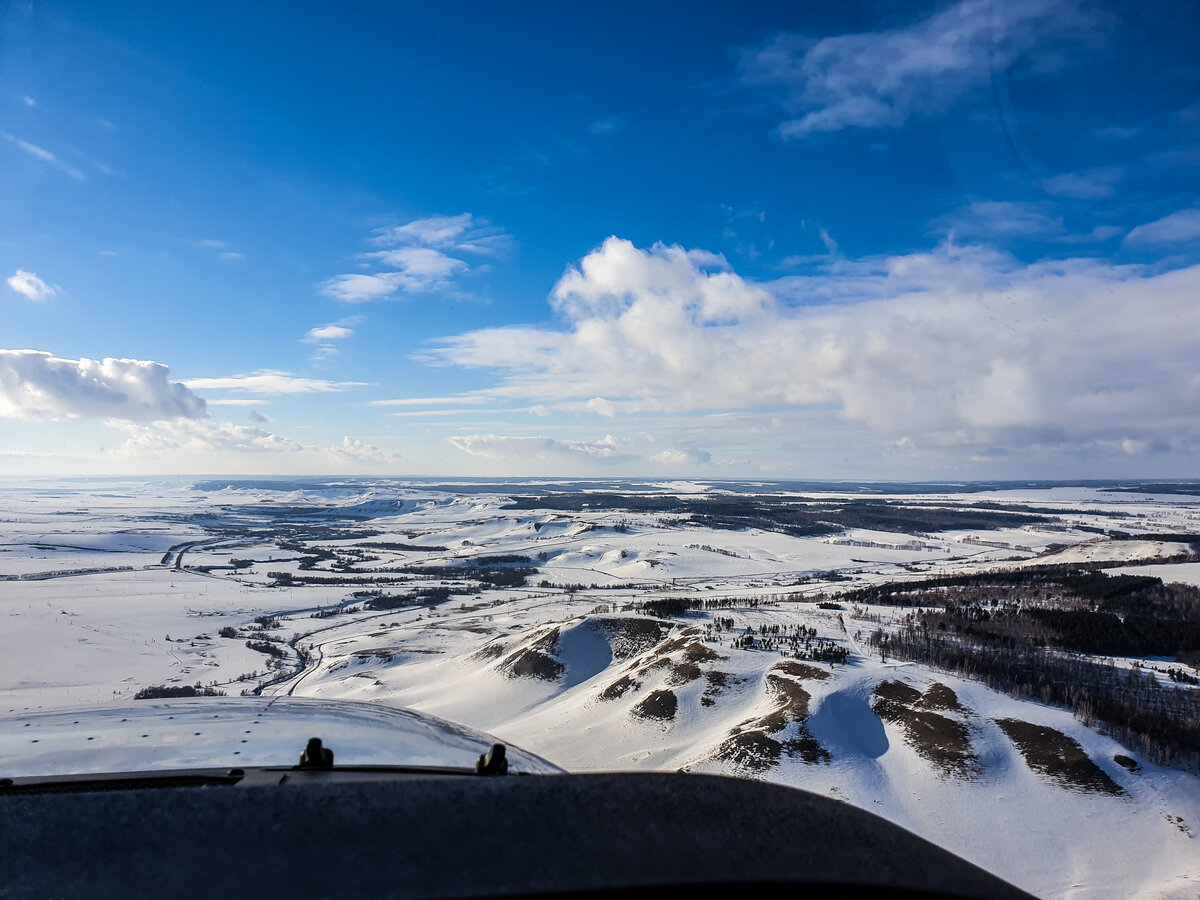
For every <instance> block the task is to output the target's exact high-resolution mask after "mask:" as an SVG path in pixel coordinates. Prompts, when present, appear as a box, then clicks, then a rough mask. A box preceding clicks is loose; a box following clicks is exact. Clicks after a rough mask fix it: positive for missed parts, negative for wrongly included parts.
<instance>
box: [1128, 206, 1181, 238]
mask: <svg viewBox="0 0 1200 900" xmlns="http://www.w3.org/2000/svg"><path fill="white" fill-rule="evenodd" d="M1197 239H1200V209H1181V210H1179V211H1177V212H1173V213H1171V214H1170V215H1169V216H1163V217H1162V218H1161V219H1159V220H1157V221H1155V222H1147V223H1146V224H1145V225H1139V226H1138V227H1137V228H1135V229H1133V231H1131V232H1129V234H1128V235H1127V236H1126V238H1125V243H1126V244H1186V243H1190V242H1192V241H1194V240H1197Z"/></svg>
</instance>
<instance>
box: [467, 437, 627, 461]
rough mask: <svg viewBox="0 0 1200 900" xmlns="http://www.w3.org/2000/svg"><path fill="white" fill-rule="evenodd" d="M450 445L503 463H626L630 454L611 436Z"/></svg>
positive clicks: (479, 439) (482, 439)
mask: <svg viewBox="0 0 1200 900" xmlns="http://www.w3.org/2000/svg"><path fill="white" fill-rule="evenodd" d="M449 441H450V444H451V445H452V446H454V447H457V448H458V449H459V450H461V451H463V452H464V453H467V454H470V455H471V456H480V457H483V458H485V459H493V460H501V461H506V462H507V461H512V460H516V461H521V462H529V461H531V460H546V461H560V462H561V461H567V460H571V459H575V460H579V459H584V460H589V461H605V462H623V461H626V460H628V459H629V458H630V456H629V454H626V453H622V452H621V451H620V450H619V449H618V441H617V439H616V438H614V437H613V436H612V435H611V434H608V435H605V436H604V437H603V438H601V439H600V440H598V441H559V440H555V439H554V438H549V437H510V436H502V435H496V434H472V435H465V436H460V437H459V436H456V437H451V438H449Z"/></svg>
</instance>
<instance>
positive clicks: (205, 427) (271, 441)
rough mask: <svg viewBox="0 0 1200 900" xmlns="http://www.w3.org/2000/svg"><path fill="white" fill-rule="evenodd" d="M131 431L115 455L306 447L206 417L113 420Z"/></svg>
mask: <svg viewBox="0 0 1200 900" xmlns="http://www.w3.org/2000/svg"><path fill="white" fill-rule="evenodd" d="M109 424H110V425H112V426H113V427H114V428H119V429H120V430H122V431H125V432H126V433H128V434H129V438H128V439H127V440H126V441H125V443H124V444H122V445H121V446H120V447H119V448H117V449H116V450H115V451H113V453H114V455H116V456H157V455H160V454H164V453H172V454H174V453H200V454H220V453H230V452H267V453H294V452H296V451H299V450H302V449H303V447H302V446H301V445H300V444H298V443H296V442H295V441H293V440H290V439H289V438H285V437H280V436H279V435H277V434H271V433H270V432H269V431H264V430H263V429H261V428H253V427H249V426H246V425H234V424H232V423H229V422H224V423H217V422H209V421H205V420H199V421H197V420H190V419H174V420H170V421H156V422H152V423H150V424H148V425H135V424H132V423H129V422H110V423H109Z"/></svg>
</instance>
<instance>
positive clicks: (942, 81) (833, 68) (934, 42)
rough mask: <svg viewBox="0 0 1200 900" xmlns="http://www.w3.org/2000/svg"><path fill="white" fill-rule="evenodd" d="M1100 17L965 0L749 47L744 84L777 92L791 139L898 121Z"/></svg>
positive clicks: (935, 108) (1028, 2) (1008, 1)
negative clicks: (862, 28)
mask: <svg viewBox="0 0 1200 900" xmlns="http://www.w3.org/2000/svg"><path fill="white" fill-rule="evenodd" d="M1098 21H1099V16H1098V15H1096V14H1090V13H1087V12H1084V11H1082V10H1080V9H1079V8H1078V6H1077V5H1076V4H1075V3H1069V2H1068V3H1063V2H1058V0H1005V2H999V0H963V2H960V3H956V4H955V5H953V6H950V7H947V8H943V9H942V10H941V11H939V12H936V13H934V14H933V15H931V16H929V17H928V18H926V19H923V20H921V21H919V22H916V23H914V24H912V25H909V26H908V27H905V28H897V29H891V30H887V31H878V32H867V33H862V34H844V35H837V36H833V37H827V38H823V39H820V40H813V39H811V38H808V37H804V36H802V35H797V34H782V35H779V36H777V37H776V38H774V39H773V40H772V41H770V42H769V43H768V44H766V45H765V46H763V47H761V48H759V49H757V50H754V51H751V52H748V53H746V54H745V55H744V56H743V58H742V63H741V79H742V81H743V83H744V84H747V85H750V86H754V87H762V88H766V89H773V90H777V91H779V92H780V93H781V98H780V99H781V101H782V104H783V107H784V109H785V110H786V111H787V112H788V113H789V114H791V115H792V116H794V118H791V119H788V120H787V121H785V122H784V123H783V124H782V125H781V126H780V133H781V134H782V135H783V136H784V137H785V138H803V137H806V136H809V135H812V134H815V133H819V132H830V131H839V130H841V129H843V128H872V129H874V128H896V127H899V126H901V125H903V124H904V123H905V122H906V121H907V120H908V119H909V118H910V117H911V116H913V115H915V114H922V113H937V112H941V111H943V110H945V109H947V108H949V107H950V106H952V105H953V104H954V103H955V102H957V101H958V100H959V99H961V98H962V97H963V96H964V95H967V94H969V93H970V92H972V91H975V90H977V89H980V88H982V87H984V86H986V85H987V84H988V83H989V80H990V79H991V77H992V73H993V71H996V70H1002V69H1005V68H1007V67H1008V66H1010V65H1011V64H1012V63H1014V62H1015V61H1016V60H1017V59H1019V58H1021V57H1025V56H1028V55H1030V53H1031V51H1033V49H1034V48H1035V46H1036V45H1037V44H1039V43H1044V42H1047V41H1050V40H1053V39H1056V38H1062V37H1068V38H1069V37H1074V36H1076V35H1086V34H1091V33H1094V32H1095V30H1096V27H1097V24H1098Z"/></svg>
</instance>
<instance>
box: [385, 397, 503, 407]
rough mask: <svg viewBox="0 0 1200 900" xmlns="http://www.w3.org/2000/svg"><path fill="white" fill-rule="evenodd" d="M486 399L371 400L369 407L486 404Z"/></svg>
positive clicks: (410, 398) (415, 398) (406, 398)
mask: <svg viewBox="0 0 1200 900" xmlns="http://www.w3.org/2000/svg"><path fill="white" fill-rule="evenodd" d="M489 399H490V398H488V397H480V396H472V395H470V394H467V395H463V396H455V397H399V398H397V399H394V400H372V401H371V403H370V405H371V406H444V405H446V404H449V403H486V402H488V401H489Z"/></svg>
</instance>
